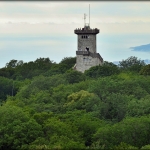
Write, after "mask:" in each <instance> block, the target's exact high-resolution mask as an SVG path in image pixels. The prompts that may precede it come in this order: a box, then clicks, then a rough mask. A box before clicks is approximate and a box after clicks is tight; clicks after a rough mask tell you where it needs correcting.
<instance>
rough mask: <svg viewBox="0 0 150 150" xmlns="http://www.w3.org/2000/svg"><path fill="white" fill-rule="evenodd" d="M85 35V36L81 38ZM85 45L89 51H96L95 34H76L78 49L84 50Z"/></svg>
mask: <svg viewBox="0 0 150 150" xmlns="http://www.w3.org/2000/svg"><path fill="white" fill-rule="evenodd" d="M83 36H87V38H82V37H83ZM86 47H88V48H89V51H90V52H92V53H96V35H94V34H84V35H83V34H80V35H78V50H82V51H84V50H85V49H86Z"/></svg>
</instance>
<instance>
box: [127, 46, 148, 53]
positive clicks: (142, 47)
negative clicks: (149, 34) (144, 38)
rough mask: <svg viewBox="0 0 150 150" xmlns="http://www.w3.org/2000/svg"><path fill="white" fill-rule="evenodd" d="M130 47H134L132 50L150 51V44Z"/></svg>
mask: <svg viewBox="0 0 150 150" xmlns="http://www.w3.org/2000/svg"><path fill="white" fill-rule="evenodd" d="M130 49H132V51H138V52H150V44H146V45H140V46H135V47H130Z"/></svg>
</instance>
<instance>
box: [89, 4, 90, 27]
mask: <svg viewBox="0 0 150 150" xmlns="http://www.w3.org/2000/svg"><path fill="white" fill-rule="evenodd" d="M89 27H90V4H89Z"/></svg>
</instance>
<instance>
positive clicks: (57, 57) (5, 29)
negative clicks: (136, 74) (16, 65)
mask: <svg viewBox="0 0 150 150" xmlns="http://www.w3.org/2000/svg"><path fill="white" fill-rule="evenodd" d="M89 4H90V8H91V9H90V12H91V19H90V26H91V28H98V29H100V33H99V34H97V52H98V53H100V55H101V56H102V57H103V59H104V60H107V61H120V60H122V59H126V58H128V57H130V56H136V57H138V58H140V59H150V2H148V1H147V2H146V1H145V2H142V1H139V2H138V1H137V2H136V1H133V2H130V1H125V2H118V1H116V2H115V1H114V2H113V1H112V2H111V1H106V2H104V1H101V2H97V1H95V2H92V1H87V2H86V1H85V2H84V1H82V2H78V1H77V2H74V1H70V2H63V1H62V2H61V1H59V2H54V1H45V2H42V1H37V2H34V1H31V2H29V1H22V2H21V1H20V2H17V1H15V2H11V1H8V2H4V1H2V2H0V68H1V67H4V66H5V64H6V63H7V62H9V61H10V60H12V59H17V60H23V61H24V62H29V61H34V60H36V59H37V58H39V57H44V58H46V57H49V58H50V59H51V60H53V61H55V62H57V63H58V62H60V61H61V59H63V58H64V57H70V56H71V57H74V56H75V55H76V50H77V35H76V34H74V29H76V28H82V27H83V26H84V19H83V15H84V13H86V14H87V20H86V23H88V22H89V20H88V17H89V16H88V12H89V10H88V9H89Z"/></svg>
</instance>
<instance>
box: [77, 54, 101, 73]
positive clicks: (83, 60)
mask: <svg viewBox="0 0 150 150" xmlns="http://www.w3.org/2000/svg"><path fill="white" fill-rule="evenodd" d="M102 63H103V62H101V61H100V59H99V58H98V57H95V58H93V57H91V56H83V55H77V58H76V70H78V71H81V72H84V71H85V70H88V69H89V68H91V67H93V66H98V65H102Z"/></svg>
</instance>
